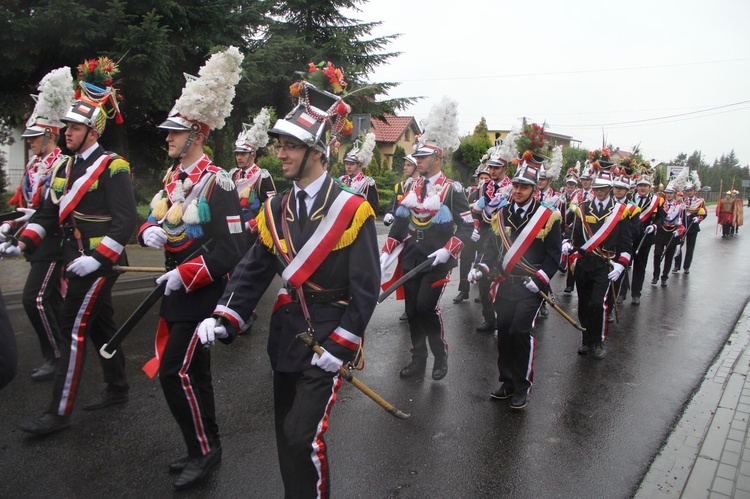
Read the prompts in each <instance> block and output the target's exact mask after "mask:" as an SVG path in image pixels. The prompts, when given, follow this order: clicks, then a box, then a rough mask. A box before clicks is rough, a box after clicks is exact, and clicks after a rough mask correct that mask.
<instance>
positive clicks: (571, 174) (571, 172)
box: [565, 161, 581, 185]
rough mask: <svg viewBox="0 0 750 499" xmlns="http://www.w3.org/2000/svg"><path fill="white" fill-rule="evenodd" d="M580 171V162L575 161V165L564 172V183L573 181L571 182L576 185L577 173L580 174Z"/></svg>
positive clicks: (577, 180)
mask: <svg viewBox="0 0 750 499" xmlns="http://www.w3.org/2000/svg"><path fill="white" fill-rule="evenodd" d="M580 172H581V162H580V161H576V165H575V166H571V167H570V168H568V171H567V173H566V174H565V183H566V184H570V183H573V184H576V185H578V182H579V179H578V175H579V174H580Z"/></svg>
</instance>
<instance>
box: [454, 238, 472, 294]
mask: <svg viewBox="0 0 750 499" xmlns="http://www.w3.org/2000/svg"><path fill="white" fill-rule="evenodd" d="M474 253H475V251H474V244H471V245H469V244H467V245H466V246H464V249H463V250H461V258H460V260H459V263H458V290H459V291H460V292H462V293H468V292H469V289H470V288H471V286H470V284H469V279H467V277H468V275H469V271H470V270H471V267H472V265H474V256H475V255H474Z"/></svg>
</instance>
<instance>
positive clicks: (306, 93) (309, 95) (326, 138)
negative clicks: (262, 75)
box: [268, 61, 352, 157]
mask: <svg viewBox="0 0 750 499" xmlns="http://www.w3.org/2000/svg"><path fill="white" fill-rule="evenodd" d="M297 74H298V75H299V76H300V80H299V81H297V82H295V83H293V84H292V85H291V86H290V87H289V93H291V94H292V96H293V97H296V99H297V105H296V106H295V107H294V109H292V110H291V111H290V112H289V114H287V115H286V116H285V117H284V118H281V119H279V120H278V121H276V124H275V125H274V126H273V128H272V129H271V130H269V131H268V134H269V135H270V136H271V137H274V138H278V137H279V135H288V136H290V137H294V138H296V139H298V140H300V141H302V142H303V143H304V144H305V145H307V146H308V147H311V148H314V149H316V150H318V151H320V152H322V153H323V154H325V155H326V157H327V156H328V154H329V150H330V149H335V148H336V147H338V145H339V141H338V136H339V135H350V134H351V133H352V123H351V121H349V119H348V118H347V116H348V115H349V113H350V112H351V111H352V108H351V106H349V104H347V103H345V102H343V100H342V99H343V95H344V93H345V89H346V86H347V83H346V81H344V73H343V72H342V71H341V69H339V68H337V67H335V66H334V65H333V64H332V63H331V62H330V61H329V62H327V63H326V62H320V63H318V64H313V63H312V62H311V63H310V64H309V65H308V71H307V72H302V71H298V72H297Z"/></svg>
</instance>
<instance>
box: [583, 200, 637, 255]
mask: <svg viewBox="0 0 750 499" xmlns="http://www.w3.org/2000/svg"><path fill="white" fill-rule="evenodd" d="M626 209H627V206H625V205H624V204H622V203H615V207H614V209H613V210H612V214H611V215H610V216H609V217H607V221H606V222H604V223H603V224H602V226H601V227H599V230H597V231H596V233H595V234H593V235H592V236H591V237H589V239H588V241H586V242H585V243H583V246H581V249H582V250H583V251H585V252H587V253H590V252H591V251H594V250H595V249H596V248H598V247H599V245H600V244H602V243H603V242H604V240H605V239H607V237H609V235H610V234H611V233H612V231H613V230H614V228H615V227H616V226H617V224H618V223H620V220H622V215H623V213H625V210H626ZM581 217H582V218H583V226H584V227H585V228H586V230H585V231H584V233H586V232H588V233H589V234H591V227H590V226H589V224H588V222H586V217H585V216H584V214H583V210H581Z"/></svg>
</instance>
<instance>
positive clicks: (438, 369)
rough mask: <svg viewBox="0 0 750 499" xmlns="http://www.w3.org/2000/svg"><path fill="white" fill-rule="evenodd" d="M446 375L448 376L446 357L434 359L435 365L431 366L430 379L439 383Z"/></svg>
mask: <svg viewBox="0 0 750 499" xmlns="http://www.w3.org/2000/svg"><path fill="white" fill-rule="evenodd" d="M446 374H448V356H445V357H440V358H439V359H435V363H434V364H433V365H432V379H434V380H435V381H440V380H441V379H443V378H445V375H446Z"/></svg>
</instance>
